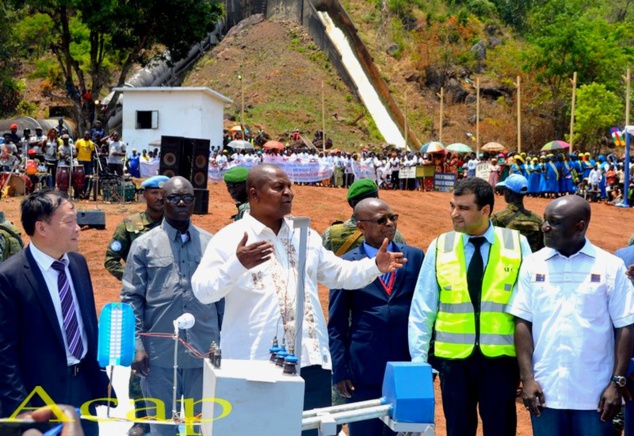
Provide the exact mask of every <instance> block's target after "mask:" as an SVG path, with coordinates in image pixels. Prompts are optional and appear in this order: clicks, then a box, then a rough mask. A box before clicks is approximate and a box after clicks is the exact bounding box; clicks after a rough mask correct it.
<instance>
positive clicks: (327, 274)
mask: <svg viewBox="0 0 634 436" xmlns="http://www.w3.org/2000/svg"><path fill="white" fill-rule="evenodd" d="M245 232H246V233H247V234H248V237H249V239H248V241H247V245H249V244H252V243H254V242H258V241H269V242H272V243H273V245H274V250H275V251H274V255H273V257H272V258H271V259H270V260H268V261H267V262H264V263H263V264H261V265H259V266H257V267H254V268H251V269H246V268H245V267H244V266H243V265H242V264H241V263H240V261H239V260H238V257H237V256H236V249H237V246H238V243H239V242H240V240H241V239H242V237H243V235H244V233H245ZM298 251H299V230H294V229H293V221H292V220H290V219H285V220H284V222H283V223H282V227H281V228H280V230H279V232H278V234H277V235H275V233H273V231H272V230H271V229H270V228H268V227H266V226H265V225H264V224H262V223H261V222H260V221H258V220H256V219H255V218H253V217H252V216H251V215H245V216H244V218H242V219H241V220H240V221H236V222H235V223H232V224H229V225H228V226H226V227H225V228H223V229H222V230H220V231H219V232H218V233H216V235H215V236H214V237H213V239H212V240H211V242H210V243H209V246H208V247H207V250H206V251H205V254H204V256H203V259H202V261H201V263H200V266H199V267H198V269H197V270H196V272H195V273H194V276H193V277H192V289H193V291H194V295H195V296H196V298H198V299H199V300H200V301H201V302H203V303H205V304H208V303H212V302H215V301H218V300H220V299H221V298H223V297H224V298H225V313H224V318H223V322H222V330H221V332H220V340H221V346H222V357H224V358H228V359H250V360H267V359H269V357H270V353H269V348H270V347H271V344H272V341H273V338H274V337H277V338H278V340H279V342H280V343H281V342H282V338H283V337H284V336H285V332H284V325H290V324H294V321H293V320H292V319H291V318H294V303H295V296H296V285H297V253H298ZM380 274H381V272H380V271H379V268H378V267H377V266H376V262H375V260H374V259H363V260H360V261H356V262H350V261H345V260H343V259H341V258H339V257H337V256H336V255H335V254H334V253H333V252H332V251H329V250H326V249H325V248H324V247H323V245H322V240H321V237H320V236H319V234H318V233H317V232H315V231H313V230H312V229H311V230H310V231H309V235H308V242H307V259H306V278H305V293H306V296H305V303H304V305H305V313H304V321H303V335H302V362H301V364H302V365H301V366H302V367H305V366H310V365H321V366H322V367H323V368H324V369H331V368H332V364H331V361H330V352H329V349H328V330H327V328H326V320H325V318H324V313H323V310H322V308H321V305H320V302H319V294H318V289H317V283H318V282H321V283H323V284H324V285H325V286H326V287H328V288H331V289H337V288H343V289H360V288H363V287H364V286H366V285H368V284H370V283H372V282H373V281H374V280H375V279H376V278H377V277H378V276H379V275H380ZM284 283H286V284H285V285H284ZM282 311H284V312H285V313H286V314H285V315H284V316H282ZM289 311H290V312H292V313H290V312H289ZM292 339H293V338H287V349H288V344H289V342H291V343H292V342H294V341H292Z"/></svg>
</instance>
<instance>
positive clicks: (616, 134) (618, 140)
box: [610, 127, 625, 147]
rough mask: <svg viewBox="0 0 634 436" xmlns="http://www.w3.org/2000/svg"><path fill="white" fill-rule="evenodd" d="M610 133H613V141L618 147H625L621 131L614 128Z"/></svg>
mask: <svg viewBox="0 0 634 436" xmlns="http://www.w3.org/2000/svg"><path fill="white" fill-rule="evenodd" d="M610 133H612V140H613V141H614V144H615V145H616V146H617V147H625V140H624V139H623V131H621V129H619V128H618V127H612V128H611V129H610Z"/></svg>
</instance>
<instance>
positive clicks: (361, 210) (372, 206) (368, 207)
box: [354, 198, 390, 218]
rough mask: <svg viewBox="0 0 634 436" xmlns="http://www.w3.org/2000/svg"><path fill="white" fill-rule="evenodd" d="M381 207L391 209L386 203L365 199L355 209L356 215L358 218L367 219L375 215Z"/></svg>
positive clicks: (374, 199) (375, 199) (376, 199)
mask: <svg viewBox="0 0 634 436" xmlns="http://www.w3.org/2000/svg"><path fill="white" fill-rule="evenodd" d="M381 207H388V208H389V207H390V206H389V205H388V204H387V203H386V202H385V201H383V200H380V199H378V198H364V199H363V200H361V201H360V202H358V203H357V205H356V206H355V207H354V215H355V216H356V217H357V218H358V217H359V216H361V217H367V216H369V215H371V214H373V213H374V212H375V211H376V210H377V209H379V208H381Z"/></svg>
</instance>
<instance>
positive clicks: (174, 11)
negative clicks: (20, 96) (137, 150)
mask: <svg viewBox="0 0 634 436" xmlns="http://www.w3.org/2000/svg"><path fill="white" fill-rule="evenodd" d="M16 1H18V2H20V5H21V6H23V7H25V8H27V9H29V10H32V11H34V12H37V13H40V14H44V15H47V16H48V17H49V18H50V20H51V23H52V27H51V34H50V36H49V37H50V40H51V44H50V48H51V50H52V52H53V54H54V56H55V58H56V59H57V62H58V64H59V66H60V68H61V71H62V75H63V77H64V80H65V85H66V89H67V95H66V96H57V97H60V98H64V99H67V100H70V101H71V102H72V104H73V106H74V108H75V113H76V117H75V118H76V120H77V122H78V126H79V129H80V131H81V130H82V129H83V128H84V127H85V125H86V123H89V122H90V121H91V120H88V119H87V115H88V112H87V110H86V108H85V107H82V96H81V90H88V89H92V94H93V95H94V96H99V95H100V92H101V90H102V89H103V88H104V86H105V85H106V84H107V83H108V82H107V81H108V77H109V70H108V68H107V67H106V65H105V61H106V58H107V56H109V57H111V59H113V60H114V62H116V63H117V67H118V68H119V69H120V71H121V73H120V75H119V77H118V79H117V82H116V86H123V84H124V83H125V80H126V78H127V76H128V74H129V73H130V71H131V69H132V66H133V65H135V64H137V63H140V64H142V65H145V64H147V62H149V60H150V57H149V55H148V54H149V53H152V50H154V49H155V47H157V46H160V47H163V48H164V49H165V51H166V52H167V53H169V58H170V60H171V61H173V62H177V61H179V60H180V59H183V58H184V57H185V56H186V54H187V52H188V50H189V49H190V47H191V46H193V45H194V44H196V43H198V42H199V41H201V40H202V39H203V38H204V37H205V36H206V34H207V32H209V31H211V30H213V27H214V25H215V23H216V22H217V20H218V18H219V17H220V15H221V13H222V9H221V7H220V5H219V4H218V3H215V2H214V3H211V2H209V1H206V0H203V1H201V0H169V1H168V0H128V1H121V0H23V1H20V0H16ZM87 77H88V78H89V79H88V78H87ZM115 103H116V98H114V99H113V101H112V102H111V104H112V105H113V106H114V104H115Z"/></svg>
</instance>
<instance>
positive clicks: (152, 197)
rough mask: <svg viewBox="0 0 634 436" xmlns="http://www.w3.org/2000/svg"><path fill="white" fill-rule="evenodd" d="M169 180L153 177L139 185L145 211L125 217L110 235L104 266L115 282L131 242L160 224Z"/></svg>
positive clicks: (121, 274)
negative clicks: (142, 190)
mask: <svg viewBox="0 0 634 436" xmlns="http://www.w3.org/2000/svg"><path fill="white" fill-rule="evenodd" d="M167 180H169V177H167V176H154V177H150V178H149V179H147V180H145V181H144V182H143V183H141V187H142V188H144V189H145V193H144V194H143V195H144V197H145V204H146V209H145V211H143V212H140V213H135V214H133V215H130V216H128V217H126V218H125V219H124V220H123V222H122V223H120V224H119V225H118V226H117V229H116V230H115V231H114V234H113V235H112V240H111V241H110V244H109V245H108V249H107V250H106V259H105V262H104V266H105V267H106V269H107V270H108V272H109V273H110V274H112V275H113V276H115V277H116V278H117V280H121V277H122V276H123V270H124V269H125V267H124V265H123V264H122V262H121V261H123V262H125V260H126V258H127V257H128V252H129V251H130V246H131V245H132V241H134V240H135V239H136V238H138V237H139V236H141V235H142V234H143V233H145V232H147V231H148V230H152V229H153V228H154V227H156V226H158V225H159V224H160V223H161V219H162V218H163V194H162V188H163V183H165V182H166V181H167Z"/></svg>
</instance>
